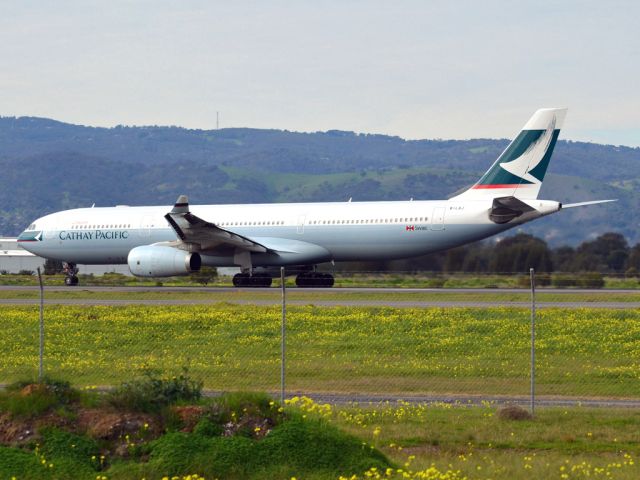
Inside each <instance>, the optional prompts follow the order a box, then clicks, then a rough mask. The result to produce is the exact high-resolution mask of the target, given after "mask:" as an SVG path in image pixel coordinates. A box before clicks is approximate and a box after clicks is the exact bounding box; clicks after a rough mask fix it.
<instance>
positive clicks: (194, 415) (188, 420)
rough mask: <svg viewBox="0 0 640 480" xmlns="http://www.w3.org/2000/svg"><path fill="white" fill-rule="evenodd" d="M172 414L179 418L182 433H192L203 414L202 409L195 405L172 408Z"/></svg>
mask: <svg viewBox="0 0 640 480" xmlns="http://www.w3.org/2000/svg"><path fill="white" fill-rule="evenodd" d="M173 411H174V413H175V414H176V415H177V416H178V417H179V418H180V422H181V423H182V429H181V431H182V432H193V429H194V428H195V426H196V425H197V424H198V422H199V421H200V419H201V418H202V415H203V413H204V408H202V407H200V406H197V405H189V406H184V407H174V408H173Z"/></svg>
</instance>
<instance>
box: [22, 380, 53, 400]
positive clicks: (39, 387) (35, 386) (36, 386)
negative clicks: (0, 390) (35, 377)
mask: <svg viewBox="0 0 640 480" xmlns="http://www.w3.org/2000/svg"><path fill="white" fill-rule="evenodd" d="M48 390H49V389H48V388H47V386H46V385H45V384H43V383H31V384H29V385H26V386H25V387H24V388H23V389H22V390H20V396H21V397H28V396H29V395H33V394H35V393H45V392H47V391H48Z"/></svg>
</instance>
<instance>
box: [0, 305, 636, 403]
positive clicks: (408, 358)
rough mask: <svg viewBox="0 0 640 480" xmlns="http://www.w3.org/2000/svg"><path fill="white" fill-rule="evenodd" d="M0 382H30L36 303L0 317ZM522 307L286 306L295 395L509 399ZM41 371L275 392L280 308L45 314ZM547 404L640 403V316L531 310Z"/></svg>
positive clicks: (518, 376)
mask: <svg viewBox="0 0 640 480" xmlns="http://www.w3.org/2000/svg"><path fill="white" fill-rule="evenodd" d="M0 315H1V318H2V320H3V332H4V336H5V338H4V341H3V342H1V343H0V372H2V378H1V379H0V382H10V381H13V380H16V379H17V378H21V377H24V376H27V375H32V376H33V375H35V369H36V368H37V364H38V322H37V318H38V315H37V308H36V307H7V306H4V307H0ZM529 315H530V314H529V311H528V310H527V309H525V308H474V309H468V308H426V309H414V308H383V307H381V308H372V307H314V306H305V307H297V306H290V308H289V309H288V332H287V386H288V388H289V389H290V391H304V392H355V393H362V394H364V393H397V394H410V393H411V394H427V393H441V394H444V393H447V394H495V395H500V394H508V395H526V394H527V392H528V391H529V341H530V340H529V338H530V337H529ZM45 317H46V350H45V369H46V371H47V372H52V373H55V375H56V376H57V377H59V378H63V379H73V381H74V383H77V384H80V385H105V384H107V385H114V384H116V383H119V382H120V381H122V380H124V379H126V378H129V377H130V376H131V374H132V373H135V372H140V371H142V369H144V368H148V367H151V368H157V369H160V370H162V371H166V372H169V373H172V374H175V375H177V374H179V373H180V371H181V367H182V366H188V367H189V371H190V372H191V374H192V376H193V377H195V378H196V379H199V380H202V381H203V382H204V385H205V388H208V389H214V390H264V391H277V390H278V388H279V384H280V309H279V308H278V307H261V306H251V305H229V304H216V305H181V306H162V307H158V306H123V307H120V306H118V307H113V306H112V307H101V306H94V307H87V306H74V307H70V306H47V309H46V315H45ZM537 322H538V338H537V346H538V349H537V391H538V393H539V394H541V395H569V396H585V397H596V396H608V397H638V379H639V378H640V363H638V361H637V359H638V358H640V312H639V311H637V310H631V309H630V310H616V311H613V310H602V309H561V308H557V309H556V308H552V309H544V310H541V311H540V312H539V313H538V318H537Z"/></svg>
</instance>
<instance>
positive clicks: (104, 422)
mask: <svg viewBox="0 0 640 480" xmlns="http://www.w3.org/2000/svg"><path fill="white" fill-rule="evenodd" d="M77 428H78V430H79V431H81V432H85V433H86V434H87V435H89V436H90V437H92V438H95V439H98V440H119V439H123V438H126V437H127V436H129V437H134V436H136V437H138V436H145V437H149V438H150V437H153V438H155V437H157V436H158V435H159V434H160V432H161V431H162V428H161V426H160V425H158V421H157V420H156V419H155V418H154V417H153V416H151V415H147V414H144V413H117V412H113V411H109V410H105V409H97V408H93V409H81V410H80V411H79V412H78V419H77Z"/></svg>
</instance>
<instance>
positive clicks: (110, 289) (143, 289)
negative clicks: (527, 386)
mask: <svg viewBox="0 0 640 480" xmlns="http://www.w3.org/2000/svg"><path fill="white" fill-rule="evenodd" d="M7 290H15V291H38V286H36V285H33V286H22V285H0V291H7ZM78 290H80V291H87V292H138V293H139V292H192V293H198V292H209V293H229V292H243V293H252V292H280V287H268V288H262V287H260V288H242V287H240V288H239V287H165V286H162V287H151V286H141V287H137V286H118V287H106V286H84V285H78V286H76V287H66V286H63V285H60V286H45V291H47V292H73V291H78ZM287 291H289V292H320V293H334V292H350V293H435V294H437V293H494V294H495V293H522V294H528V293H529V290H528V289H526V288H402V287H334V288H297V287H287ZM536 291H537V292H538V293H553V294H566V295H571V294H601V295H603V294H609V293H616V294H625V293H629V294H634V293H635V294H638V295H640V289H637V290H634V289H606V290H605V289H595V288H544V287H543V288H538V289H537V290H536Z"/></svg>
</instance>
